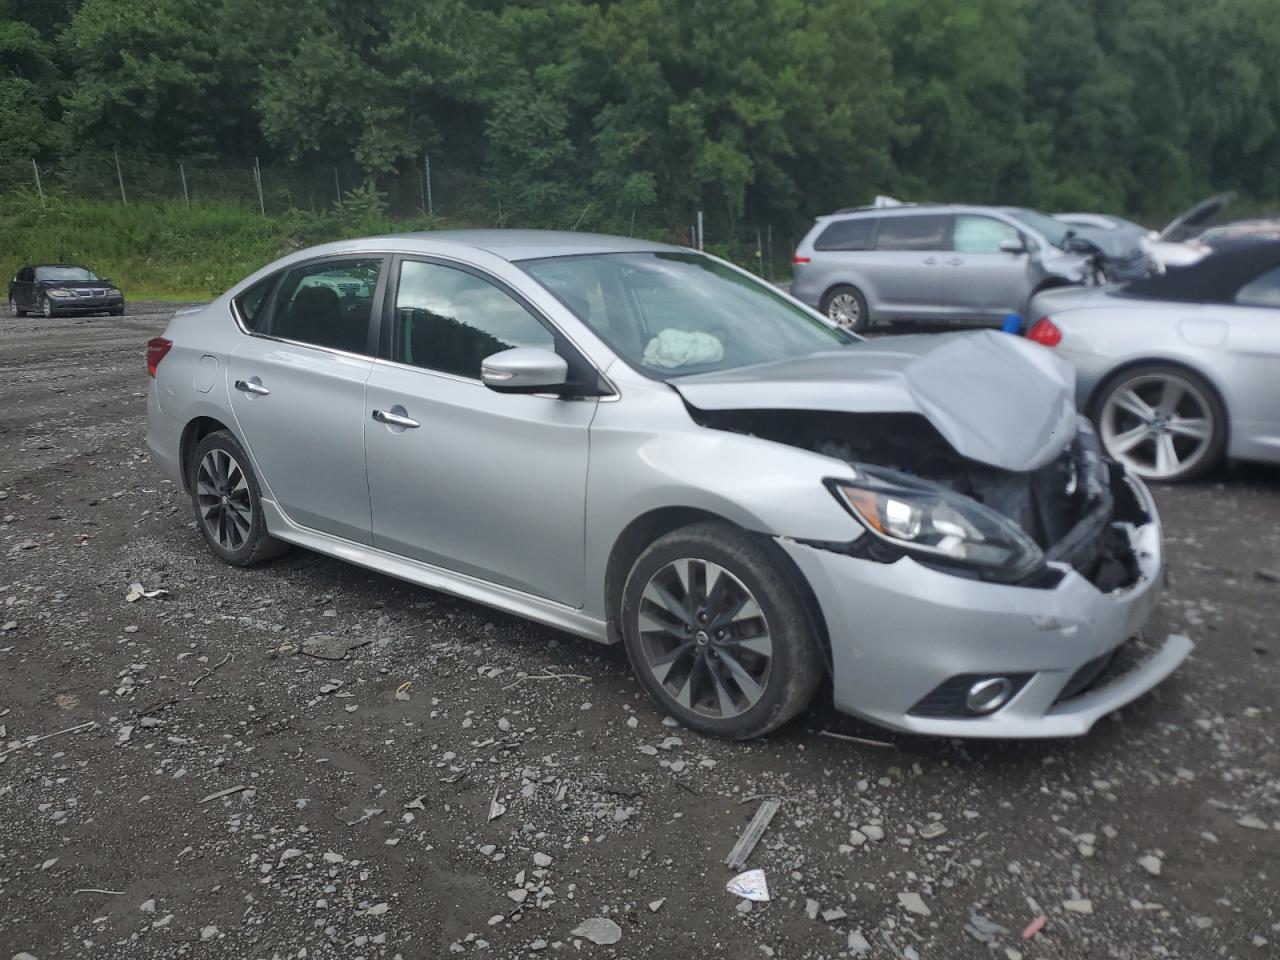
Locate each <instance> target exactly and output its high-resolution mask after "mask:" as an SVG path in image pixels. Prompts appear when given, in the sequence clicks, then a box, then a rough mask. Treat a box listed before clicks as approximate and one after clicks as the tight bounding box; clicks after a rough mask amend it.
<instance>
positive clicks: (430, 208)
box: [423, 153, 436, 217]
mask: <svg viewBox="0 0 1280 960" xmlns="http://www.w3.org/2000/svg"><path fill="white" fill-rule="evenodd" d="M423 157H424V159H425V161H426V164H425V169H426V174H427V216H429V217H433V216H435V213H436V206H435V203H434V202H433V201H432V199H431V154H429V153H427V154H423Z"/></svg>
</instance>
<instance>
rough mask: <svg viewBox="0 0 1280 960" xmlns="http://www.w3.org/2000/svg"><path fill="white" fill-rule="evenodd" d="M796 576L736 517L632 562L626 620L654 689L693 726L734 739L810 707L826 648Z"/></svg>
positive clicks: (673, 539) (656, 545) (682, 532)
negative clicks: (736, 524)
mask: <svg viewBox="0 0 1280 960" xmlns="http://www.w3.org/2000/svg"><path fill="white" fill-rule="evenodd" d="M795 577H796V575H795V574H794V573H793V572H792V571H791V570H789V569H788V568H787V567H786V566H785V563H784V562H782V560H781V558H776V557H774V556H773V555H772V553H771V552H770V551H769V549H768V545H767V544H765V543H762V542H761V541H760V540H759V539H757V538H755V537H752V536H751V535H749V534H747V533H746V532H744V531H742V530H740V529H738V528H737V527H734V526H732V525H730V524H727V523H721V522H707V523H698V524H694V525H691V526H688V527H682V528H680V529H678V530H675V531H673V532H671V533H668V534H666V535H665V536H663V537H660V538H659V539H658V540H656V541H654V542H653V543H652V544H651V545H650V546H649V547H648V548H647V549H646V550H645V551H644V552H643V553H641V554H640V556H639V558H637V560H636V562H635V564H634V565H633V566H632V568H631V572H630V574H629V575H628V577H627V581H626V584H625V586H624V588H623V593H622V610H621V617H620V619H621V623H622V635H623V642H624V644H625V646H626V650H627V656H628V658H629V659H630V661H631V666H632V669H633V670H634V671H635V673H636V676H637V677H638V679H639V680H640V683H641V684H642V685H643V686H644V688H645V690H646V691H648V693H649V695H650V696H651V697H653V698H654V699H655V700H656V701H658V703H659V704H661V706H662V707H663V708H664V709H666V710H667V711H668V712H669V713H671V714H672V715H673V716H674V717H675V718H676V719H677V720H679V721H680V722H681V723H682V724H684V725H685V726H687V727H689V728H691V729H694V730H698V731H701V732H703V733H707V734H711V735H713V736H719V737H727V738H729V739H733V740H746V739H749V738H751V737H758V736H762V735H763V734H766V733H768V732H769V731H771V730H774V729H776V728H777V727H779V726H781V725H782V724H784V723H786V722H787V721H788V720H790V719H791V718H792V717H794V716H795V715H796V714H798V713H799V712H800V711H802V710H804V709H805V707H807V706H808V704H809V702H810V701H811V700H812V699H813V695H814V692H815V691H816V690H817V688H818V684H819V682H820V681H821V678H822V650H821V645H820V642H819V636H818V629H817V626H816V624H815V622H814V618H813V617H812V616H811V614H810V611H809V609H808V607H807V606H806V603H805V600H804V597H803V594H802V591H801V590H800V589H799V585H798V584H797V583H796V582H795Z"/></svg>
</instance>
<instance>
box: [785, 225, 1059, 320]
mask: <svg viewBox="0 0 1280 960" xmlns="http://www.w3.org/2000/svg"><path fill="white" fill-rule="evenodd" d="M935 214H936V215H952V216H954V215H961V214H970V215H973V216H981V217H990V218H991V219H993V220H998V221H1000V222H1001V223H1004V224H1006V225H1007V226H1010V227H1012V228H1014V229H1016V230H1018V231H1019V232H1021V233H1022V234H1023V235H1024V236H1027V237H1029V238H1030V239H1031V240H1032V241H1034V243H1035V245H1036V247H1037V248H1038V249H1036V250H1035V251H1032V252H1028V253H1021V254H1010V253H961V252H958V251H954V250H934V251H927V250H911V251H892V250H856V251H841V250H818V249H815V247H814V243H815V241H816V240H817V239H818V237H819V236H821V234H822V232H823V230H825V229H826V227H827V226H828V225H829V224H831V223H832V222H834V221H837V220H853V219H860V218H865V217H871V218H877V219H886V218H889V217H911V216H930V215H935ZM796 256H797V257H798V258H804V257H807V258H809V261H808V262H807V263H797V264H796V265H795V267H794V269H793V280H792V287H791V292H792V294H793V295H794V296H796V297H797V298H799V299H800V300H802V301H803V302H804V303H806V304H808V305H809V306H811V307H814V308H817V307H818V306H819V305H820V304H821V302H822V298H823V296H824V295H825V294H826V293H827V291H828V290H831V289H832V288H833V287H836V286H839V285H841V284H850V285H852V286H855V287H857V288H858V289H859V290H861V291H862V295H863V297H864V298H865V299H866V302H867V310H868V314H869V319H870V320H871V322H872V323H879V322H885V321H893V320H929V321H943V322H974V321H977V322H985V323H999V322H1000V320H1001V319H1003V317H1004V316H1005V315H1006V314H1007V313H1009V312H1021V311H1022V310H1024V309H1025V307H1026V303H1027V300H1028V298H1029V297H1030V296H1031V294H1032V292H1033V291H1034V290H1036V289H1037V288H1039V287H1040V286H1041V285H1042V284H1044V283H1045V282H1047V281H1052V282H1059V283H1078V282H1080V281H1081V280H1082V279H1083V276H1084V272H1083V268H1084V259H1083V258H1082V257H1080V256H1079V255H1077V254H1071V253H1066V252H1064V251H1062V250H1059V249H1058V248H1057V247H1055V246H1053V245H1052V244H1050V243H1049V242H1048V241H1047V240H1045V238H1044V237H1043V236H1041V235H1040V234H1039V233H1037V232H1036V231H1035V230H1033V229H1032V228H1031V227H1029V226H1027V225H1026V224H1024V223H1022V222H1021V221H1019V220H1017V219H1015V218H1014V217H1012V216H1010V215H1009V214H1007V213H1006V212H1004V211H1003V210H1002V209H1001V208H999V207H984V206H969V205H961V204H955V205H942V206H932V205H930V206H907V205H904V206H902V207H886V208H868V209H865V210H859V211H856V212H849V213H840V214H831V215H829V216H822V217H818V218H817V220H816V221H815V223H814V225H813V227H812V228H811V229H810V230H809V232H808V233H807V234H806V235H805V237H804V239H802V240H801V241H800V244H799V246H797V247H796Z"/></svg>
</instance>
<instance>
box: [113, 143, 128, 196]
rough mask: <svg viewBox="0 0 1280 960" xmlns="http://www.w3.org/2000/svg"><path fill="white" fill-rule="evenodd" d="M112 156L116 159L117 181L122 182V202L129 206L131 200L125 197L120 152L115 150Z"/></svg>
mask: <svg viewBox="0 0 1280 960" xmlns="http://www.w3.org/2000/svg"><path fill="white" fill-rule="evenodd" d="M111 154H112V156H114V157H115V158H116V179H117V180H119V181H120V202H121V203H123V204H124V205H125V206H128V205H129V198H128V197H126V196H125V195H124V174H123V173H122V172H121V170H120V151H119V150H115V149H113V150H112V151H111Z"/></svg>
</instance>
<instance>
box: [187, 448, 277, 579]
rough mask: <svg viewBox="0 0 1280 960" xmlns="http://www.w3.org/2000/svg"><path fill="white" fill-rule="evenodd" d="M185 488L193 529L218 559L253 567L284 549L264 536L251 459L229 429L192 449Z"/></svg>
mask: <svg viewBox="0 0 1280 960" xmlns="http://www.w3.org/2000/svg"><path fill="white" fill-rule="evenodd" d="M188 486H189V487H190V489H191V508H192V510H193V511H194V512H195V515H196V526H197V527H199V528H200V533H201V534H202V535H203V536H204V540H205V543H207V544H208V545H209V549H210V550H212V551H213V552H214V554H216V555H217V556H218V558H219V559H221V560H223V561H224V562H226V563H229V564H231V565H232V566H236V567H251V566H253V565H254V564H256V563H261V562H263V561H264V560H269V559H271V558H272V557H275V556H278V555H279V554H281V553H283V552H284V551H285V550H286V549H288V545H287V544H285V543H283V542H282V541H280V540H277V539H276V538H275V537H273V536H271V534H269V533H268V532H267V525H266V521H265V520H264V519H263V516H262V488H261V487H260V486H259V484H258V477H257V475H256V474H255V473H254V472H253V467H252V465H251V464H250V463H249V455H248V454H247V453H245V451H244V448H243V447H241V446H240V444H239V442H238V441H237V440H236V438H235V437H233V436H232V435H231V434H230V433H228V432H227V431H225V430H217V431H214V432H213V433H211V434H209V435H208V436H207V437H205V438H204V439H203V440H201V441H200V443H199V444H198V445H197V446H196V449H195V451H194V452H193V453H192V455H191V463H190V473H189V475H188Z"/></svg>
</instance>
